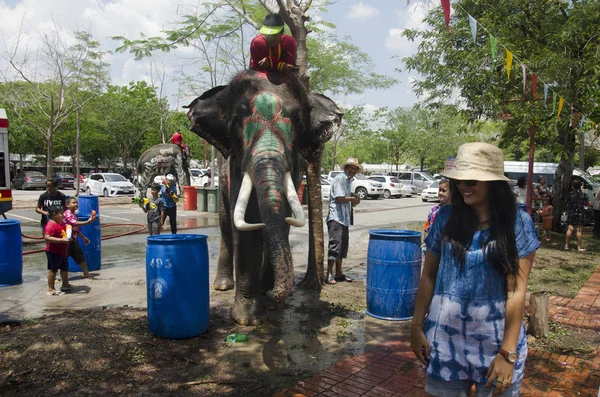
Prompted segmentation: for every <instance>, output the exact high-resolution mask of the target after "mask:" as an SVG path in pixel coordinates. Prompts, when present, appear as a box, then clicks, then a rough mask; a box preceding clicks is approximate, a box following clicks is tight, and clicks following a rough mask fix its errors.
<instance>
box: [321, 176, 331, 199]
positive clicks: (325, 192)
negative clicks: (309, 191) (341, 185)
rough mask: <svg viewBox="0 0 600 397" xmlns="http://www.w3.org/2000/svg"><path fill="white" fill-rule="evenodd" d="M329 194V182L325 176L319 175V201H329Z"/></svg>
mask: <svg viewBox="0 0 600 397" xmlns="http://www.w3.org/2000/svg"><path fill="white" fill-rule="evenodd" d="M330 195H331V184H330V183H329V182H327V178H323V177H321V201H329V196H330Z"/></svg>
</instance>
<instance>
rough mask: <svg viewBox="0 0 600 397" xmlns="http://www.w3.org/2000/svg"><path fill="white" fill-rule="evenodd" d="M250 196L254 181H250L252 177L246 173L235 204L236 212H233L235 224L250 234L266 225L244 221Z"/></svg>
mask: <svg viewBox="0 0 600 397" xmlns="http://www.w3.org/2000/svg"><path fill="white" fill-rule="evenodd" d="M250 194H252V179H250V175H248V173H247V172H244V179H242V186H241V187H240V193H239V195H238V198H237V201H236V203H235V210H234V211H233V224H234V225H235V227H236V228H237V229H238V230H240V231H242V232H249V231H251V230H256V229H260V228H262V227H264V226H265V224H264V223H253V224H252V223H246V221H245V220H244V218H245V216H246V208H247V207H248V200H250Z"/></svg>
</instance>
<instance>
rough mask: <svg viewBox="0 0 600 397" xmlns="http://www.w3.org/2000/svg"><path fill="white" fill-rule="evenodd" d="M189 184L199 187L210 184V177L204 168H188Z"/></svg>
mask: <svg viewBox="0 0 600 397" xmlns="http://www.w3.org/2000/svg"><path fill="white" fill-rule="evenodd" d="M190 177H191V181H190V182H191V185H192V186H199V187H208V186H210V177H209V176H208V173H207V171H206V170H203V169H201V168H190Z"/></svg>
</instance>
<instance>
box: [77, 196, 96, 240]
mask: <svg viewBox="0 0 600 397" xmlns="http://www.w3.org/2000/svg"><path fill="white" fill-rule="evenodd" d="M92 210H94V211H96V215H99V214H100V202H99V200H98V196H92V195H90V194H82V195H81V196H79V210H78V211H77V213H78V214H81V215H87V216H88V217H89V216H90V214H91V213H92ZM84 234H85V233H84Z"/></svg>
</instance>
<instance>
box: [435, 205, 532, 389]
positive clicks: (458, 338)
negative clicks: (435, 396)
mask: <svg viewBox="0 0 600 397" xmlns="http://www.w3.org/2000/svg"><path fill="white" fill-rule="evenodd" d="M451 213H452V206H451V205H445V206H443V207H442V208H440V210H439V211H438V213H437V215H436V218H435V222H434V223H433V224H432V226H431V230H430V232H429V234H428V235H427V238H426V239H425V243H426V244H427V250H428V251H429V252H431V253H432V254H433V255H434V256H435V257H437V258H439V259H440V263H439V267H438V271H437V278H436V282H435V289H434V292H433V297H432V299H431V304H430V306H429V312H428V313H427V317H426V318H425V321H424V322H423V332H424V333H425V336H426V338H427V341H428V342H429V349H430V362H429V365H428V366H427V375H429V376H431V377H432V378H435V379H440V380H447V381H451V380H452V381H453V380H470V381H474V382H485V381H486V373H487V370H488V368H489V366H490V364H491V362H492V360H493V359H494V357H495V356H496V354H497V353H498V349H499V348H500V347H501V346H502V340H503V337H504V322H505V317H506V277H505V276H503V275H502V274H501V273H500V272H499V271H498V270H497V269H496V268H495V267H494V266H492V264H491V262H490V261H489V260H488V256H487V255H484V252H483V251H484V247H485V245H486V242H487V241H488V239H489V229H484V230H480V231H476V232H475V234H473V239H472V241H471V245H470V246H469V248H468V252H467V253H466V256H465V262H464V263H459V262H458V261H457V259H456V257H455V256H454V254H453V252H452V247H451V245H450V242H449V241H444V236H443V231H444V228H445V227H446V224H447V223H448V220H449V218H450V215H451ZM514 230H515V240H516V246H517V252H518V256H519V258H523V257H525V256H527V255H529V254H530V253H532V252H533V251H535V250H536V249H537V248H538V247H539V246H540V243H539V241H538V237H537V233H536V231H535V225H534V224H533V221H532V220H531V217H530V216H529V215H528V214H526V213H525V212H524V211H517V214H516V219H515V226H514ZM517 353H518V354H519V358H518V360H517V362H516V363H515V366H514V372H513V379H512V382H516V381H518V380H520V379H522V378H523V370H524V366H525V359H526V357H527V339H526V334H525V327H524V324H521V330H520V334H519V339H518V342H517Z"/></svg>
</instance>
